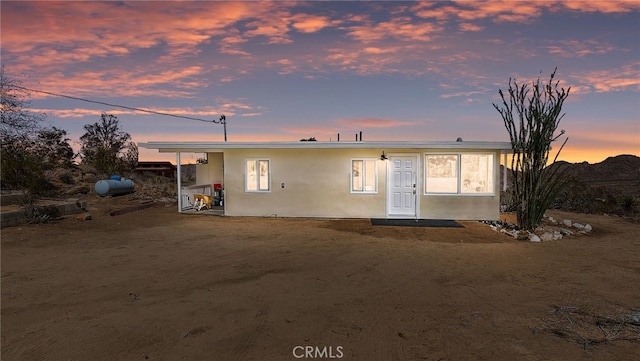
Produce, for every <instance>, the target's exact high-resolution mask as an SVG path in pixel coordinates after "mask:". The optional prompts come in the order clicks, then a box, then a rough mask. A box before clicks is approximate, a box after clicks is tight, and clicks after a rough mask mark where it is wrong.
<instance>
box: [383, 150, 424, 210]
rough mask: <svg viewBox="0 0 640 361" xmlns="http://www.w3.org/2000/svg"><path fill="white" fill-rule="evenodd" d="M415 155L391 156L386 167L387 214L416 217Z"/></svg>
mask: <svg viewBox="0 0 640 361" xmlns="http://www.w3.org/2000/svg"><path fill="white" fill-rule="evenodd" d="M417 161H418V159H417V157H412V156H391V157H389V161H388V164H389V165H388V169H387V175H388V179H387V215H388V216H389V217H408V218H413V217H416V216H417V214H416V203H417V198H416V197H417V183H418V182H417V177H416V174H417V173H416V171H417Z"/></svg>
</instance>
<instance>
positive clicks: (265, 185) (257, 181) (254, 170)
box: [245, 159, 271, 192]
mask: <svg viewBox="0 0 640 361" xmlns="http://www.w3.org/2000/svg"><path fill="white" fill-rule="evenodd" d="M246 163H247V169H246V188H245V190H246V191H247V192H269V191H270V190H271V171H270V167H269V160H267V159H248V160H247V161H246Z"/></svg>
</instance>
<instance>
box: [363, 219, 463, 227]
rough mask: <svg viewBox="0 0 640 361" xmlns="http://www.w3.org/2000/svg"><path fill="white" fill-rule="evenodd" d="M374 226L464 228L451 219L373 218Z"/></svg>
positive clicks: (372, 223)
mask: <svg viewBox="0 0 640 361" xmlns="http://www.w3.org/2000/svg"><path fill="white" fill-rule="evenodd" d="M371 225H373V226H402V227H451V228H464V226H463V225H461V224H460V223H458V222H456V221H454V220H450V219H418V220H416V219H386V218H371Z"/></svg>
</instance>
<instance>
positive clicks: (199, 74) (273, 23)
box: [0, 0, 640, 163]
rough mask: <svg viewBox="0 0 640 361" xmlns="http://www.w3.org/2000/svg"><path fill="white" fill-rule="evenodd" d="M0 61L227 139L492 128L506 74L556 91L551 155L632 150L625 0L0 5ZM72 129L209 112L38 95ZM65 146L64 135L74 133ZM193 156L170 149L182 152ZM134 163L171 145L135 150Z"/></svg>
mask: <svg viewBox="0 0 640 361" xmlns="http://www.w3.org/2000/svg"><path fill="white" fill-rule="evenodd" d="M0 6H1V12H2V19H1V20H2V23H1V26H2V29H1V30H2V34H1V44H2V45H1V46H2V49H1V50H2V54H1V55H2V64H3V65H4V66H5V74H6V75H7V76H9V77H11V78H13V79H17V80H20V81H21V82H22V85H23V86H25V87H28V88H32V89H36V90H43V91H47V92H52V93H57V94H63V95H68V96H72V97H80V98H85V99H90V100H95V101H99V102H105V103H110V104H118V105H125V106H128V107H135V108H144V109H149V110H153V111H158V112H163V113H171V114H176V115H184V116H189V117H195V118H202V119H206V120H212V119H216V120H217V119H218V118H219V117H220V115H221V114H224V115H225V116H226V118H227V123H228V126H227V127H228V139H229V141H287V140H290V141H297V140H299V139H301V138H309V137H315V138H316V139H318V140H319V141H329V140H334V141H335V140H336V134H337V133H340V135H341V139H342V140H354V139H355V134H356V133H357V132H359V131H362V132H363V140H364V141H367V140H371V141H373V140H378V141H385V140H389V141H392V140H393V141H396V140H411V141H420V140H425V141H438V140H455V139H456V138H457V137H462V138H463V139H464V140H490V141H491V140H495V141H508V140H509V138H508V134H507V132H506V130H505V127H504V124H503V121H502V118H501V117H500V115H499V113H498V112H497V111H496V110H495V109H494V108H493V105H492V103H499V102H500V98H499V96H498V89H503V90H507V89H508V82H509V78H515V79H516V80H517V81H518V82H520V83H524V82H529V83H530V82H531V81H532V80H534V79H536V78H538V77H540V78H541V80H545V81H546V80H547V79H548V77H549V75H550V74H551V73H552V72H553V70H554V69H555V68H556V67H557V68H558V70H557V74H556V79H557V80H560V86H561V87H565V88H566V87H571V93H570V95H569V98H568V100H567V102H566V103H565V105H564V108H563V111H564V113H566V115H565V117H564V118H563V119H562V121H561V123H560V128H562V129H565V130H566V135H568V137H569V142H568V143H567V146H566V147H565V149H564V150H563V154H562V155H561V157H560V158H561V159H563V160H567V161H570V162H580V161H588V162H590V163H595V162H600V161H602V160H604V159H605V158H607V157H608V156H613V155H618V154H635V155H640V97H639V90H640V35H639V34H640V1H603V2H598V1H532V2H525V1H487V2H479V1H430V2H377V1H359V2H351V1H331V2H327V1H300V2H282V1H274V2H250V1H235V2H217V1H199V2H191V1H183V2H177V1H164V2H157V1H117V2H116V1H105V2H96V1H86V2H79V1H40V2H30V1H6V0H3V1H2V2H1V5H0ZM31 108H32V110H35V111H40V112H44V113H46V114H47V121H48V122H50V124H51V125H53V126H56V127H58V128H62V129H65V130H67V132H68V133H69V137H70V138H72V140H73V141H74V142H77V140H78V138H79V137H80V136H81V135H82V134H83V133H84V130H83V126H84V125H85V124H90V123H95V122H96V121H98V120H99V117H100V113H102V112H106V113H109V114H113V115H116V116H117V117H118V118H119V119H120V123H121V126H122V128H123V130H125V131H127V132H129V133H130V134H131V136H132V138H133V140H134V141H135V142H147V141H196V140H197V141H222V140H223V129H222V126H220V125H217V124H212V123H208V122H201V121H197V120H187V119H179V118H174V117H169V116H161V115H152V114H145V113H139V112H134V111H130V110H124V109H119V108H114V107H110V106H106V105H98V104H93V103H88V102H83V101H79V100H72V99H68V98H63V97H55V96H51V95H46V94H42V93H32V102H31ZM75 146H76V147H77V144H76V145H75ZM200 156H201V155H198V154H195V155H193V156H186V155H185V156H183V160H185V161H186V162H190V161H191V162H194V161H195V159H196V158H199V157H200ZM140 160H171V161H175V158H174V156H173V155H171V154H162V155H161V154H158V153H157V151H156V150H148V149H143V148H141V149H140Z"/></svg>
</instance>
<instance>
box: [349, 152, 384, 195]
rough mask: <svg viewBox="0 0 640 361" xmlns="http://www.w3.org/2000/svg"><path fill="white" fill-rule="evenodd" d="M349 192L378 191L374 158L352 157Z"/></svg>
mask: <svg viewBox="0 0 640 361" xmlns="http://www.w3.org/2000/svg"><path fill="white" fill-rule="evenodd" d="M351 192H359V193H377V192H378V168H377V161H376V159H353V160H352V161H351Z"/></svg>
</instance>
